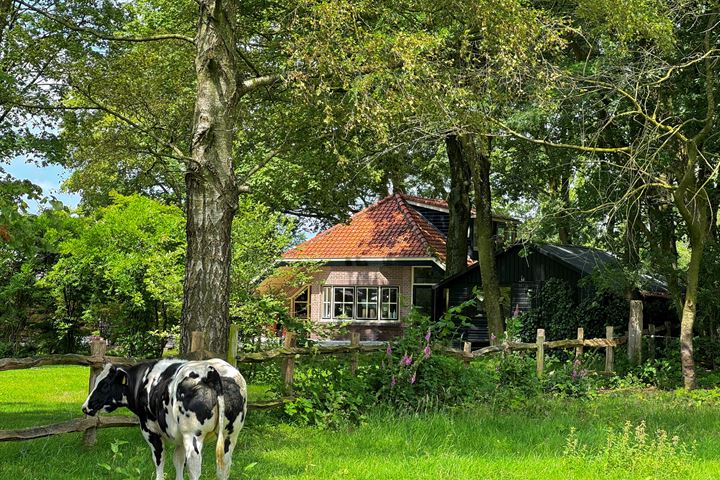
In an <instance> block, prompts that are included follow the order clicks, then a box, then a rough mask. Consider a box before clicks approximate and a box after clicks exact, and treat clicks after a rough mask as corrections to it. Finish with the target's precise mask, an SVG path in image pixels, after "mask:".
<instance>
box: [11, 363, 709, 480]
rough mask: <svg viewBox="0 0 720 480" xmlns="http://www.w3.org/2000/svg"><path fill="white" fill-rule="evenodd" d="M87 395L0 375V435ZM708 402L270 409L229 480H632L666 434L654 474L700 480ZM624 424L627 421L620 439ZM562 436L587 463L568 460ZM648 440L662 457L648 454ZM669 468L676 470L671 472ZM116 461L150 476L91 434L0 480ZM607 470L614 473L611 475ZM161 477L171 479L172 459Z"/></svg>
mask: <svg viewBox="0 0 720 480" xmlns="http://www.w3.org/2000/svg"><path fill="white" fill-rule="evenodd" d="M86 389H87V369H86V368H80V367H49V368H40V369H33V370H22V371H15V372H0V428H15V427H25V426H32V425H38V424H41V423H50V422H54V421H59V420H63V419H67V418H71V417H74V416H77V415H78V414H79V407H80V405H81V404H82V402H83V401H84V397H85V392H86ZM719 405H720V402H719V401H718V394H717V393H714V394H713V393H712V392H705V393H703V394H700V395H697V396H687V395H684V394H680V393H678V394H675V393H653V394H638V395H627V394H625V395H602V396H600V397H599V398H595V399H592V400H572V399H566V400H556V399H546V400H540V401H538V402H537V403H535V404H534V405H533V406H532V408H530V409H523V410H512V411H504V412H503V413H498V412H497V410H494V409H492V408H491V407H490V406H486V405H472V406H468V407H465V408H458V409H455V410H453V411H450V412H444V413H434V414H427V415H410V414H408V415H400V414H397V413H391V412H384V411H376V412H373V413H372V414H370V415H369V417H368V420H367V422H366V423H365V424H363V425H361V426H360V427H357V428H352V429H345V430H340V431H332V430H319V429H315V428H310V427H297V426H290V425H285V424H282V423H279V422H278V421H277V420H275V418H274V417H273V416H272V415H271V414H260V413H252V414H251V415H250V416H249V417H248V424H247V426H246V428H245V429H244V430H243V432H242V434H241V436H240V443H239V445H238V448H237V451H236V454H235V456H234V466H233V475H232V478H238V479H240V478H253V479H307V480H309V479H325V478H327V479H372V480H381V479H399V480H402V479H408V480H409V479H428V480H429V479H476V478H493V479H518V480H520V479H523V480H524V479H531V480H532V479H538V480H539V479H542V480H548V479H563V480H565V479H596V478H597V479H610V478H616V479H620V478H627V479H634V478H655V477H652V476H650V477H642V476H636V475H635V474H636V473H637V472H646V471H648V470H647V469H646V470H639V469H638V468H639V467H633V468H635V469H634V470H633V468H630V467H628V466H627V465H625V464H624V461H623V459H624V457H628V461H633V459H637V458H639V457H638V455H640V452H641V451H643V450H649V451H656V452H658V453H659V454H661V455H663V456H665V457H667V456H670V457H672V455H669V454H668V452H669V451H670V450H668V448H669V446H670V445H671V444H672V437H674V436H677V437H678V439H679V442H681V443H682V445H685V446H687V447H688V450H687V451H686V454H685V453H682V452H680V450H678V448H679V447H677V448H676V447H673V448H675V449H674V450H672V452H674V453H673V455H674V454H678V452H680V453H682V454H678V455H679V456H677V457H676V460H677V462H675V460H672V458H671V460H672V461H671V464H670V465H668V466H667V467H666V466H663V465H660V467H659V470H656V471H659V472H661V473H662V475H663V477H662V478H667V479H675V478H677V479H683V480H686V479H711V478H717V472H719V471H720V461H719V459H718V458H719V457H718V452H720V408H718V407H719ZM626 422H631V425H632V427H629V430H628V431H627V432H626V431H625V428H626V427H625V425H626ZM643 422H644V423H643ZM639 425H644V427H643V428H644V431H646V432H649V433H647V434H644V435H645V436H644V437H642V438H644V440H642V441H641V440H639V437H637V435H636V433H635V432H636V427H637V426H639ZM573 429H574V430H573ZM657 430H662V431H664V432H666V436H665V437H664V438H665V440H662V441H661V440H660V439H658V438H657V437H655V436H654V432H655V431H657ZM571 431H574V433H573V434H572V435H573V438H575V439H576V441H577V444H578V445H579V446H582V447H583V448H586V452H587V453H586V454H585V455H586V456H584V457H583V456H577V455H575V456H573V455H570V454H568V450H567V447H568V437H569V436H570V432H571ZM609 432H610V433H612V435H614V436H613V437H610V433H609ZM623 435H625V437H623ZM609 438H610V439H611V440H609ZM123 442H127V443H123ZM608 442H610V443H608ZM623 442H625V443H623ZM653 442H654V443H653ZM659 442H660V443H662V442H664V443H662V444H663V445H665V447H663V448H665V449H666V450H662V449H660V450H658V445H659V444H660V443H659ZM113 444H116V445H117V446H118V448H117V449H118V450H119V452H120V454H121V455H120V456H118V455H117V453H114V452H113V451H112V449H111V446H112V445H113ZM678 445H679V444H678ZM692 445H694V446H692ZM628 446H632V447H633V448H635V450H634V451H633V450H632V449H631V448H628ZM690 446H692V448H690ZM662 451H664V452H665V453H664V454H663V453H662ZM205 453H206V454H207V455H206V458H205V460H204V462H203V465H204V467H205V468H204V473H203V477H202V478H203V479H212V478H214V468H213V466H212V462H213V458H212V449H211V448H206V451H205ZM604 455H605V456H604ZM118 458H120V459H122V460H118ZM680 460H682V462H680ZM642 461H645V460H642ZM168 463H171V462H168ZM680 463H681V464H682V466H683V468H682V469H680V470H678V471H674V470H673V468H671V466H672V465H675V464H680ZM125 464H127V465H131V466H132V468H131V469H130V470H129V471H130V472H131V477H130V478H132V475H138V474H136V473H132V472H135V469H136V468H137V469H139V470H140V474H139V475H138V478H143V479H149V478H153V474H154V469H153V467H152V462H151V458H150V451H149V449H147V447H146V446H145V444H144V440H142V437H141V436H140V432H139V430H138V429H136V428H116V429H104V430H100V431H99V432H98V443H97V445H96V446H95V447H92V448H85V447H83V446H82V437H81V435H80V434H68V435H61V436H56V437H50V438H45V439H38V440H33V441H29V442H17V443H4V444H0V480H6V479H7V480H25V479H28V480H36V479H117V478H126V477H122V476H119V475H120V473H118V472H116V471H115V470H113V469H110V470H108V469H107V468H105V467H103V466H102V465H106V466H107V465H110V466H112V467H114V466H116V465H118V466H123V465H125ZM607 465H612V468H613V469H614V470H612V471H610V472H611V473H610V474H609V473H608V471H609V470H608V467H607ZM636 465H639V464H638V463H637V461H636ZM653 465H654V464H653ZM166 477H167V478H174V471H173V468H172V465H171V464H170V465H168V466H166Z"/></svg>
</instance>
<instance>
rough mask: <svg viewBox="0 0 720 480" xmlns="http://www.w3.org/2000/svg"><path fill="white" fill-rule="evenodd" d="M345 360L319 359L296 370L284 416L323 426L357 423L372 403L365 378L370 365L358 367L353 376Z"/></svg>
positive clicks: (337, 426) (330, 426) (333, 426)
mask: <svg viewBox="0 0 720 480" xmlns="http://www.w3.org/2000/svg"><path fill="white" fill-rule="evenodd" d="M345 363H347V362H343V364H341V363H339V362H338V361H335V360H332V361H323V362H318V363H317V364H316V365H310V366H307V367H304V368H302V367H301V368H299V369H297V370H296V371H295V377H294V382H293V389H294V391H295V400H292V401H288V402H286V403H285V408H284V410H283V414H284V416H285V418H286V419H288V420H290V421H292V422H295V423H299V424H301V425H315V426H319V427H323V428H339V427H341V426H344V425H348V424H358V423H360V422H361V421H362V420H363V418H364V414H365V411H366V410H367V408H368V407H369V406H370V405H372V404H373V403H374V397H373V395H372V393H371V390H370V386H369V383H368V379H367V373H368V370H372V367H363V368H362V369H358V371H357V372H356V375H355V376H353V375H352V374H351V372H350V368H349V366H348V365H346V364H345Z"/></svg>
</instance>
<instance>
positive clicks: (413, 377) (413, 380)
mask: <svg viewBox="0 0 720 480" xmlns="http://www.w3.org/2000/svg"><path fill="white" fill-rule="evenodd" d="M416 374H417V372H413V374H412V377H410V385H412V384H414V383H415V375H416Z"/></svg>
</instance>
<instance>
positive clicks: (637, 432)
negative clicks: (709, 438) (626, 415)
mask: <svg viewBox="0 0 720 480" xmlns="http://www.w3.org/2000/svg"><path fill="white" fill-rule="evenodd" d="M694 451H695V446H694V445H693V444H688V443H685V442H683V441H681V439H680V437H678V436H673V437H670V436H669V435H668V433H667V432H666V431H664V430H661V429H658V430H657V431H656V432H655V434H654V435H651V434H648V432H647V427H646V425H645V422H644V421H641V422H640V423H639V424H638V425H636V426H635V427H633V425H632V423H631V422H629V421H627V422H625V424H624V425H623V427H622V428H621V429H614V428H610V429H608V432H607V442H606V443H605V445H604V446H603V447H601V448H600V449H598V450H593V449H591V448H590V447H589V446H587V445H585V444H583V443H582V442H581V441H580V439H579V438H578V436H577V434H576V431H575V429H571V430H570V433H569V435H568V437H567V442H566V446H565V451H564V454H565V456H566V457H568V458H569V459H571V471H573V472H577V471H580V470H581V468H580V465H582V464H586V463H591V464H592V465H594V466H597V467H599V468H600V472H598V473H600V474H601V475H603V477H604V478H610V479H625V478H653V479H668V478H684V477H685V476H686V475H687V474H688V473H689V472H690V471H692V463H693V454H694Z"/></svg>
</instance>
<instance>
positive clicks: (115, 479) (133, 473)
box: [98, 440, 147, 480]
mask: <svg viewBox="0 0 720 480" xmlns="http://www.w3.org/2000/svg"><path fill="white" fill-rule="evenodd" d="M129 443H130V442H127V441H125V440H114V441H113V442H112V443H111V444H110V451H111V452H112V454H113V455H112V459H111V460H110V462H109V463H99V464H98V467H100V468H101V469H102V470H104V471H105V472H107V474H108V475H109V477H108V478H110V479H112V480H136V479H138V478H140V477H141V468H142V465H143V464H144V463H146V462H147V452H146V451H144V449H141V448H140V447H139V446H135V449H134V450H132V451H131V452H130V453H128V452H122V451H121V448H120V447H123V449H124V448H125V445H128V444H129Z"/></svg>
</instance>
